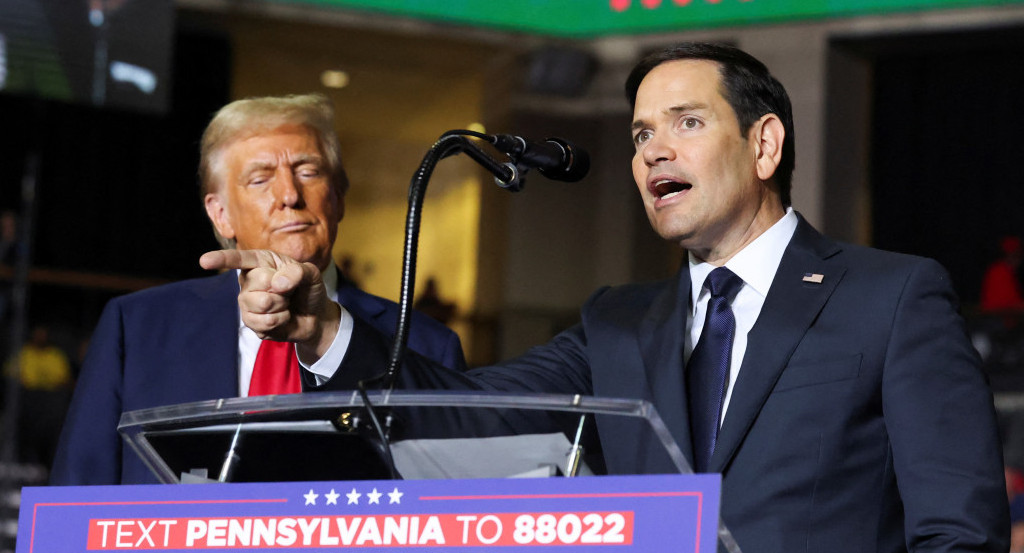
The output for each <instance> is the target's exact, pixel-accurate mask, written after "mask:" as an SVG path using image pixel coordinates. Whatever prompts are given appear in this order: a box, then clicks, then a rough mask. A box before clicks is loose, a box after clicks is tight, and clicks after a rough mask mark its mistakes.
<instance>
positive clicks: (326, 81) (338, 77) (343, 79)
mask: <svg viewBox="0 0 1024 553" xmlns="http://www.w3.org/2000/svg"><path fill="white" fill-rule="evenodd" d="M348 81H349V79H348V73H346V72H344V71H338V70H337V69H328V70H327V71H324V72H323V73H321V74H320V84H322V85H324V86H325V87H327V88H345V87H346V86H348Z"/></svg>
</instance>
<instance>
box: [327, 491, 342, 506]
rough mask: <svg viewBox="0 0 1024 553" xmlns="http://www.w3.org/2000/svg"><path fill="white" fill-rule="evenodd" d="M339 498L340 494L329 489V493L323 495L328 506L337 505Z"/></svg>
mask: <svg viewBox="0 0 1024 553" xmlns="http://www.w3.org/2000/svg"><path fill="white" fill-rule="evenodd" d="M339 496H341V494H340V493H338V492H336V491H334V488H331V493H326V494H324V497H326V498H327V504H328V505H337V504H338V497H339Z"/></svg>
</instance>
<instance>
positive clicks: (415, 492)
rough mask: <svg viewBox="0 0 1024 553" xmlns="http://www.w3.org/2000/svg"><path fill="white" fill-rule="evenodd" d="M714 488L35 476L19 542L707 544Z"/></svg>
mask: <svg viewBox="0 0 1024 553" xmlns="http://www.w3.org/2000/svg"><path fill="white" fill-rule="evenodd" d="M720 487H721V481H720V477H719V475H647V476H594V477H581V478H539V479H468V480H360V481H334V482H289V483H269V484H268V483H262V484H207V485H180V486H161V485H145V486H142V485H140V486H87V487H49V488H46V487H36V488H31V487H30V488H25V489H24V490H23V493H22V508H21V518H20V522H19V527H18V545H17V552H18V553H44V552H45V553H62V552H80V551H120V550H175V551H222V550H248V551H251V550H260V549H275V550H290V549H296V550H326V549H347V548H359V549H384V550H399V549H403V548H415V549H421V550H422V549H424V548H426V549H428V550H430V551H448V550H449V549H450V550H452V551H466V550H471V551H478V550H480V549H481V548H485V547H495V548H500V550H501V551H505V552H509V553H512V552H517V551H531V552H533V551H546V550H551V548H556V549H557V550H567V551H602V552H604V551H623V552H630V551H636V552H644V553H651V552H655V553H656V552H661V551H666V552H667V551H672V552H674V553H682V552H686V553H689V552H694V553H701V552H703V553H713V552H714V551H715V548H716V545H715V543H716V539H717V531H718V512H719V492H720ZM538 548H539V549H538Z"/></svg>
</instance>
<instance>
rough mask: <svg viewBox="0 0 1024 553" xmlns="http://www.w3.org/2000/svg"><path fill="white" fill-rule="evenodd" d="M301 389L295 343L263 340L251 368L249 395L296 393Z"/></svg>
mask: <svg viewBox="0 0 1024 553" xmlns="http://www.w3.org/2000/svg"><path fill="white" fill-rule="evenodd" d="M301 391H302V384H301V383H300V382H299V359H298V357H296V356H295V345H294V344H292V343H291V342H275V341H273V340H263V341H262V342H261V343H260V350H259V352H258V353H256V365H255V366H254V367H253V369H252V380H250V381H249V395H250V396H268V395H271V394H297V393H299V392H301Z"/></svg>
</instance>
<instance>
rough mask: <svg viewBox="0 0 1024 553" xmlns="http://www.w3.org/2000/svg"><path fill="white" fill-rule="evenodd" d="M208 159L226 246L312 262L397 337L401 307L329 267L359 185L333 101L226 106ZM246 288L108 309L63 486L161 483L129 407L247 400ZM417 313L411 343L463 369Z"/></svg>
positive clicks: (78, 399) (163, 295)
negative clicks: (350, 194)
mask: <svg viewBox="0 0 1024 553" xmlns="http://www.w3.org/2000/svg"><path fill="white" fill-rule="evenodd" d="M201 154H202V156H201V162H200V163H201V165H200V180H201V184H202V188H203V189H202V193H203V200H204V204H205V206H206V211H207V214H208V215H209V217H210V220H211V221H212V223H213V225H214V228H215V230H216V232H217V236H218V238H219V239H220V240H221V242H222V243H223V244H224V245H225V246H226V247H237V248H239V249H255V248H259V249H264V250H272V251H275V252H280V253H281V254H284V255H287V256H289V257H290V258H292V259H297V260H301V261H304V262H308V263H309V264H310V267H312V268H313V270H314V271H315V272H316V273H317V274H316V278H317V279H319V281H320V282H324V283H326V289H327V290H328V293H327V295H328V297H330V298H331V299H332V300H334V301H335V302H337V303H339V304H340V305H342V306H344V307H345V312H346V313H351V314H352V315H355V316H357V317H359V318H360V320H361V321H365V322H366V323H368V324H369V325H371V326H372V327H373V328H374V329H375V331H376V332H380V333H383V334H384V335H386V336H387V335H390V334H392V333H393V332H394V329H395V323H396V320H397V313H398V309H397V305H396V304H394V303H393V302H391V301H388V300H385V299H383V298H379V297H376V296H372V295H370V294H367V293H365V292H362V291H360V290H359V289H357V288H356V287H355V286H353V285H352V284H351V283H349V282H347V281H346V280H345V279H344V277H343V276H341V275H340V274H339V271H338V270H337V268H336V267H335V265H334V262H333V261H332V258H331V248H332V246H333V244H334V240H335V237H336V235H337V230H338V222H339V221H340V220H341V218H342V215H343V213H344V196H345V192H346V190H347V188H348V180H347V178H346V176H345V171H344V168H343V167H342V163H341V157H340V149H339V146H338V138H337V135H336V134H335V131H334V113H333V108H332V107H331V105H330V103H329V102H328V101H327V100H326V98H323V97H321V96H316V95H310V96H292V97H284V98H255V99H248V100H241V101H238V102H234V103H232V104H229V105H227V106H225V107H224V108H223V109H221V110H220V111H219V112H218V114H217V115H216V116H215V117H214V118H213V120H212V121H211V123H210V125H209V126H208V127H207V129H206V131H205V132H204V134H203V140H202V149H201ZM238 293H239V283H238V275H237V273H236V272H235V271H228V272H225V273H223V274H220V275H218V276H213V277H207V278H201V279H195V280H188V281H184V282H178V283H174V284H169V285H166V286H160V287H156V288H152V289H148V290H143V291H141V292H137V293H134V294H130V295H127V296H124V297H120V298H117V299H115V300H113V301H111V302H110V304H109V305H107V307H106V309H105V310H104V312H103V316H102V317H101V319H100V322H99V324H98V326H97V328H96V330H95V332H94V333H93V337H92V341H91V344H90V347H89V353H88V355H87V357H86V359H85V363H84V365H83V367H82V371H81V377H80V378H79V381H78V384H77V386H76V390H75V395H74V399H73V402H72V405H71V409H70V412H69V414H68V418H67V421H66V423H65V425H64V429H63V433H62V437H61V443H60V447H59V451H58V455H57V459H56V461H55V463H54V467H53V472H52V475H51V482H52V483H54V484H64V485H69V484H116V483H155V482H156V479H155V478H154V476H153V475H152V474H151V473H150V471H149V470H148V469H147V468H146V467H145V466H144V465H143V463H142V462H141V460H140V459H139V458H138V456H137V455H136V454H135V453H134V452H133V451H131V450H130V449H129V448H127V447H124V445H123V444H122V441H121V439H120V437H119V435H118V433H117V424H118V421H119V419H120V416H121V413H122V412H125V411H131V410H135V409H143V408H149V407H157V406H162V405H171V404H177V403H185V402H192V401H200V400H208V399H217V398H225V397H237V396H239V395H246V393H247V391H248V390H249V383H250V378H251V375H252V372H253V366H254V363H255V358H256V352H257V350H258V349H259V345H260V340H259V338H258V337H257V336H256V335H255V334H254V333H253V331H252V330H250V329H248V328H246V327H245V326H244V325H241V324H240V321H239V307H238ZM414 317H415V318H414V321H413V324H412V328H411V332H410V336H409V344H410V348H411V349H413V350H415V351H418V352H419V353H420V354H422V355H425V356H426V357H429V358H430V359H433V360H435V361H437V362H438V363H441V364H442V365H445V366H447V367H451V368H453V369H456V370H459V369H462V368H463V367H464V364H465V361H464V359H463V356H462V348H461V345H460V343H459V339H458V337H457V336H456V335H455V334H454V333H453V332H452V331H451V330H449V329H447V328H445V327H444V326H442V325H441V324H439V323H437V322H436V321H434V320H432V319H429V318H428V317H425V316H422V315H418V314H417V315H414ZM342 324H345V323H344V322H343V323H342ZM348 324H351V323H348ZM383 367H384V365H381V368H383ZM333 369H334V367H331V370H332V371H333ZM311 382H315V380H311Z"/></svg>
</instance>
